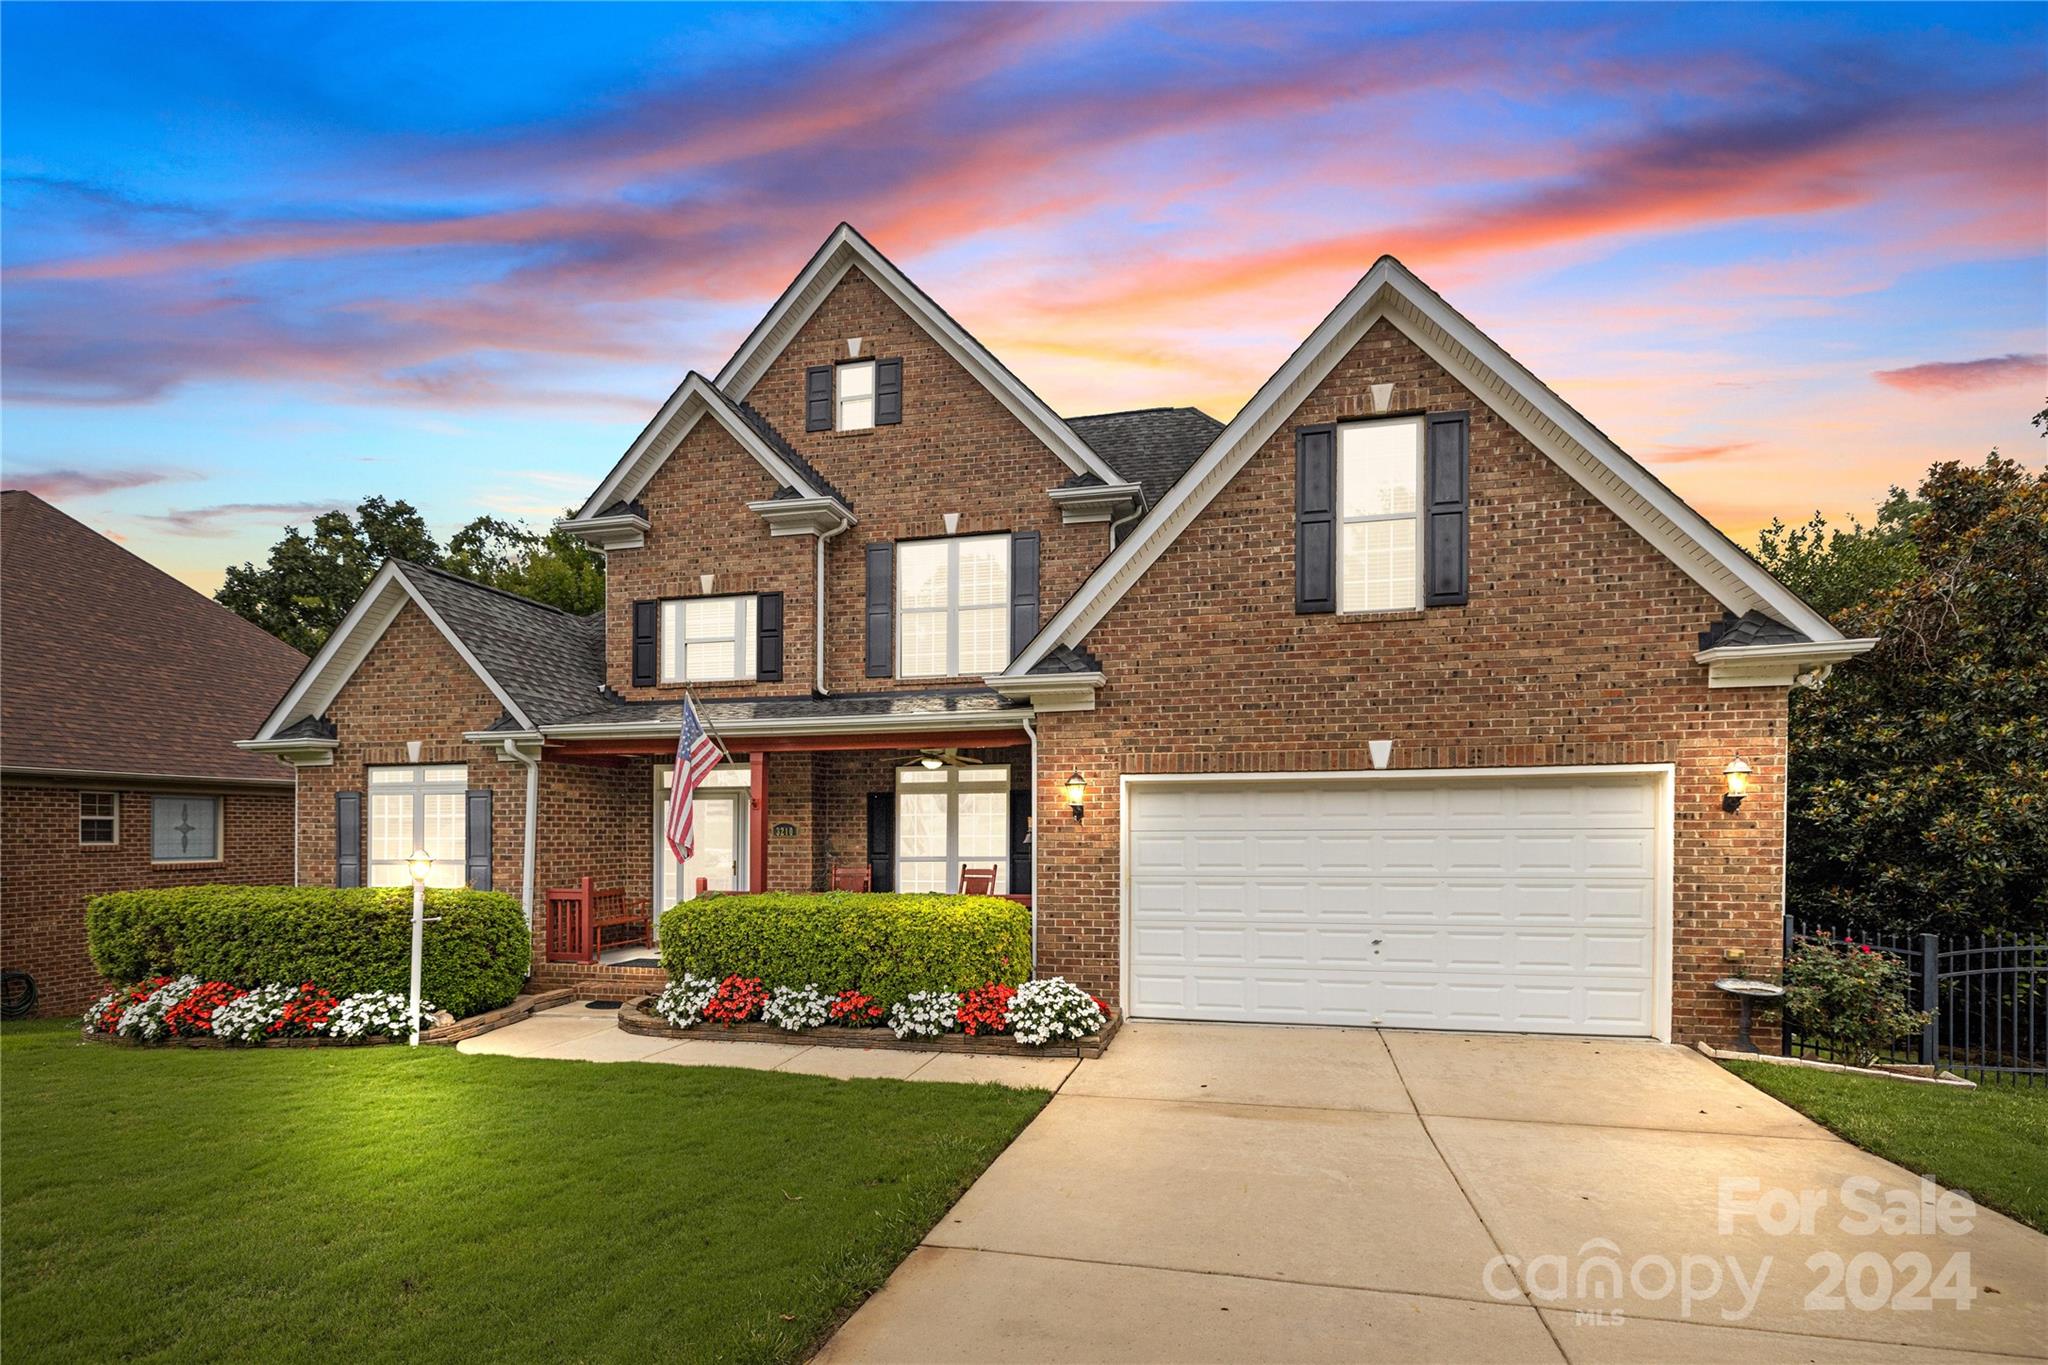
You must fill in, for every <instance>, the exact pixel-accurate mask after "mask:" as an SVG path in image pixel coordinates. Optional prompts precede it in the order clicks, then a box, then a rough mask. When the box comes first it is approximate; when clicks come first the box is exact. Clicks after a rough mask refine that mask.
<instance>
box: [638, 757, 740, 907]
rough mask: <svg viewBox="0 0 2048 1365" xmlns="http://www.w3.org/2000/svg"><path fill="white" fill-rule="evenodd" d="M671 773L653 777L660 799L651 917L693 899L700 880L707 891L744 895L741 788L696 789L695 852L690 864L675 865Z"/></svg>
mask: <svg viewBox="0 0 2048 1365" xmlns="http://www.w3.org/2000/svg"><path fill="white" fill-rule="evenodd" d="M673 773H674V769H672V768H662V769H660V770H658V771H657V772H656V774H655V781H656V783H657V784H658V791H659V794H660V799H659V800H657V801H656V802H655V809H654V813H655V821H654V905H655V912H656V913H657V914H659V913H660V912H661V911H663V910H666V909H668V908H669V907H670V906H671V905H674V904H675V903H676V902H677V901H686V900H690V899H691V898H693V897H694V896H696V894H697V883H698V882H699V881H700V880H701V881H702V882H703V883H704V889H705V890H706V891H744V890H746V889H747V888H746V874H745V873H744V872H742V871H741V870H740V869H741V864H740V841H741V840H742V839H743V838H745V837H746V835H745V831H746V828H747V821H746V802H747V793H746V791H745V790H744V789H734V788H730V787H725V788H720V787H712V786H700V787H699V788H697V795H696V799H695V803H694V804H695V809H694V811H693V813H692V816H691V824H692V825H693V827H694V833H695V836H696V838H695V845H696V847H695V851H694V852H692V853H691V855H690V858H689V861H688V862H686V863H684V864H683V865H682V866H681V867H680V868H678V867H677V866H676V855H675V851H674V850H673V849H671V848H670V847H669V846H668V835H667V831H668V802H669V784H670V779H671V777H672V775H673Z"/></svg>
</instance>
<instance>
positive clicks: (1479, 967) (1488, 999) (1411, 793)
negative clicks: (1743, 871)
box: [1126, 774, 1668, 1036]
mask: <svg viewBox="0 0 2048 1365" xmlns="http://www.w3.org/2000/svg"><path fill="white" fill-rule="evenodd" d="M1660 792H1661V782H1660V781H1659V778H1658V776H1657V775H1656V774H1650V775H1647V776H1642V775H1634V774H1631V775H1627V776H1620V777H1586V776H1579V777H1563V778H1560V777H1534V776H1529V777H1524V776H1514V777H1486V778H1463V779H1449V780H1445V779H1427V780H1418V779H1403V778H1393V779H1369V780H1358V779H1354V780H1352V781H1349V782H1342V781H1335V782H1329V781H1326V782H1314V781H1303V780H1296V779H1285V780H1279V781H1247V782H1242V783H1237V782H1230V781H1205V782H1196V783H1185V784H1183V783H1169V782H1161V783H1157V784H1155V783H1151V782H1146V781H1142V780H1138V781H1133V782H1132V783H1131V785H1130V787H1129V797H1128V799H1129V821H1130V835H1129V837H1130V844H1129V852H1128V857H1129V868H1130V910H1129V914H1130V925H1129V930H1130V933H1129V940H1128V945H1127V951H1128V955H1129V956H1128V963H1129V966H1128V972H1129V993H1128V995H1127V997H1126V998H1127V999H1128V1000H1129V1001H1130V1012H1131V1013H1132V1014H1133V1015H1134V1016H1138V1017H1150V1018H1159V1019H1226V1020H1247V1021H1253V1022H1259V1023H1282V1024H1306V1023H1316V1024H1374V1025H1385V1026H1388V1027H1409V1028H1440V1029H1474V1030H1478V1029H1489V1030H1493V1029H1497V1030H1508V1031H1515V1032H1533V1033H1598V1034H1614V1035H1622V1036H1652V1035H1656V1034H1659V1033H1661V1032H1662V1031H1663V1028H1664V1024H1663V1019H1662V1015H1661V1010H1660V999H1659V996H1660V990H1661V983H1662V978H1663V976H1664V975H1665V973H1664V972H1663V971H1662V970H1661V969H1660V968H1661V966H1662V964H1661V963H1660V960H1659V958H1660V954H1662V953H1663V952H1665V951H1668V950H1666V949H1665V948H1663V946H1662V942H1663V938H1664V935H1663V934H1662V933H1661V919H1662V914H1663V911H1662V908H1661V906H1662V904H1663V900H1662V898H1661V897H1660V895H1659V879H1660V876H1661V872H1660V868H1659V830H1660V827H1661V819H1662V816H1661V812H1660V807H1661V806H1662V805H1663V798H1662V797H1661V795H1660Z"/></svg>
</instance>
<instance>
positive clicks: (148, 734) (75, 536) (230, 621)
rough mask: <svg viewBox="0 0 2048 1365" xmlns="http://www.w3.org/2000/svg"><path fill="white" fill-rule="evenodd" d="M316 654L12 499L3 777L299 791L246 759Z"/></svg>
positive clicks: (2, 638)
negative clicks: (251, 742) (265, 721)
mask: <svg viewBox="0 0 2048 1365" xmlns="http://www.w3.org/2000/svg"><path fill="white" fill-rule="evenodd" d="M305 662H306V659H305V656H304V655H302V654H300V653H299V652H298V651H297V650H296V649H293V648H292V647H291V646H290V645H288V644H285V643H284V642H283V641H281V640H279V639H277V638H276V637H275V636H273V635H271V634H270V633H269V632H267V631H265V630H263V629H262V628H261V627H259V626H255V625H252V624H251V623H250V622H248V621H245V620H243V619H242V618H241V617H239V616H237V615H235V614H234V613H233V612H231V611H229V610H228V609H227V608H226V607H223V606H221V605H219V604H218V603H216V602H213V601H210V600H208V599H207V598H206V597H204V596H202V595H201V594H200V593H198V592H195V591H193V590H192V589H191V588H189V587H187V586H185V585H184V584H183V583H180V582H179V581H178V580H177V579H175V578H172V577H171V576H170V575H169V574H167V573H165V572H163V571H162V570H161V569H158V568H156V567H154V566H152V565H150V564H147V563H145V562H144V561H143V560H141V559H139V558H137V557H136V556H135V555H134V554H132V553H130V552H129V551H127V550H124V549H122V548H121V547H120V546H119V545H116V544H115V543H114V542H112V541H111V540H108V539H107V538H106V537H104V536H102V535H100V534H99V533H97V532H95V531H93V530H91V529H90V528H88V527H86V526H84V525H82V524H81V523H79V522H78V521H76V520H74V519H73V518H71V517H69V516H67V515H65V514H64V513H63V512H60V511H59V510H57V509H56V508H55V507H52V506H51V505H50V504H49V503H47V502H44V501H43V500H42V499H41V498H39V497H37V496H36V495H35V494H33V493H27V492H21V491H16V490H10V491H8V492H4V493H0V767H4V768H6V769H8V770H10V771H40V772H76V773H95V774H103V775H120V776H129V777H172V778H204V779H212V780H217V781H232V782H270V783H287V784H288V783H289V782H290V781H291V778H290V776H289V775H288V774H284V773H281V772H280V771H279V769H278V766H277V764H276V763H274V762H272V761H271V760H269V759H267V758H263V757H261V756H259V755H256V754H246V753H243V752H241V751H240V750H238V749H237V748H235V744H234V742H235V741H236V740H238V739H241V738H242V737H243V736H245V735H247V734H248V733H249V731H250V730H251V729H252V728H253V727H254V726H255V725H256V724H257V722H258V721H260V720H261V719H262V717H263V710H264V706H265V704H266V703H267V701H268V700H269V699H270V698H272V697H275V696H276V695H277V694H278V693H279V692H281V691H283V690H284V689H285V687H286V686H288V685H289V684H290V683H291V680H292V679H293V677H294V676H296V675H297V674H298V672H299V670H300V669H301V668H302V667H304V666H305Z"/></svg>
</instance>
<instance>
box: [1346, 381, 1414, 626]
mask: <svg viewBox="0 0 2048 1365" xmlns="http://www.w3.org/2000/svg"><path fill="white" fill-rule="evenodd" d="M1421 489H1422V419H1421V418H1419V417H1415V418H1403V419H1400V420H1398V421H1391V422H1355V423H1351V424H1349V425H1346V426H1341V427H1338V428H1337V507H1338V510H1339V513H1340V516H1341V518H1342V522H1343V524H1342V528H1341V531H1340V535H1339V540H1338V547H1339V549H1338V573H1337V610H1339V611H1409V610H1413V609H1414V608H1417V607H1419V606H1421V605H1422V596H1421V582H1422V549H1421V536H1420V534H1419V518H1420V515H1421V502H1422V499H1421Z"/></svg>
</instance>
